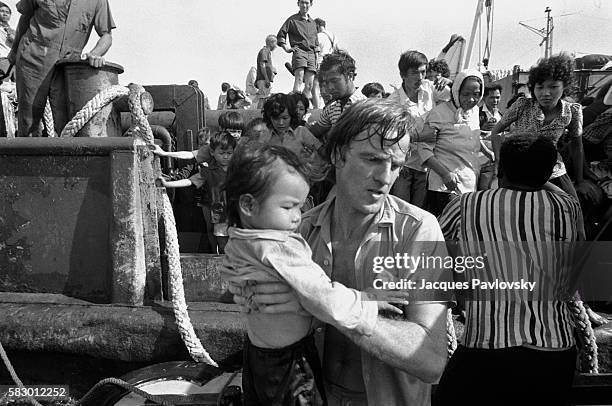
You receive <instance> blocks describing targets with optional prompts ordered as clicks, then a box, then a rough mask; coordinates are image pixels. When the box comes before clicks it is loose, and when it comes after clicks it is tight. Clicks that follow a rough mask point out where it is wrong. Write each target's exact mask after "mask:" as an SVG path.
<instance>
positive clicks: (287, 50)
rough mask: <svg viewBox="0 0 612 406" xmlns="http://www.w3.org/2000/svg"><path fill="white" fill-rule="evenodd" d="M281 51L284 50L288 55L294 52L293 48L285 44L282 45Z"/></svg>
mask: <svg viewBox="0 0 612 406" xmlns="http://www.w3.org/2000/svg"><path fill="white" fill-rule="evenodd" d="M283 49H284V50H285V52H287V53H288V54H290V53H292V52H293V51H295V48H293V47H292V48H289V47H288V46H287V45H286V44H283Z"/></svg>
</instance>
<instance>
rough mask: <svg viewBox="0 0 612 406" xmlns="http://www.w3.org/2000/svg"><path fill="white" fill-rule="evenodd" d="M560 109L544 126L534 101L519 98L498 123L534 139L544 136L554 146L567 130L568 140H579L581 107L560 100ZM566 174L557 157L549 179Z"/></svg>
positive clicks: (561, 162)
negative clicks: (527, 134) (528, 134)
mask: <svg viewBox="0 0 612 406" xmlns="http://www.w3.org/2000/svg"><path fill="white" fill-rule="evenodd" d="M559 103H560V104H561V109H560V111H559V114H558V115H557V116H556V117H555V118H554V119H553V120H552V121H551V122H550V123H548V124H544V118H545V117H544V112H543V111H542V109H541V108H540V103H538V101H537V100H536V99H527V98H525V97H521V98H519V99H518V100H517V101H516V102H515V103H514V104H513V105H512V106H510V108H509V109H508V111H506V114H505V115H504V116H503V117H502V119H501V121H500V123H502V124H503V125H504V126H508V125H510V124H511V123H514V124H515V129H514V131H516V132H530V133H531V134H533V136H534V137H537V136H540V135H541V136H544V137H547V138H550V139H551V140H552V141H553V142H554V143H555V145H557V141H559V138H561V136H562V135H563V133H564V132H565V129H566V128H567V130H568V136H569V138H580V137H581V136H582V107H581V106H580V104H578V103H570V102H567V101H565V100H560V101H559ZM566 173H567V171H566V169H565V165H564V164H563V159H562V158H561V155H560V154H559V155H558V156H557V165H555V168H554V169H553V174H552V176H551V179H554V178H558V177H559V176H562V175H565V174H566Z"/></svg>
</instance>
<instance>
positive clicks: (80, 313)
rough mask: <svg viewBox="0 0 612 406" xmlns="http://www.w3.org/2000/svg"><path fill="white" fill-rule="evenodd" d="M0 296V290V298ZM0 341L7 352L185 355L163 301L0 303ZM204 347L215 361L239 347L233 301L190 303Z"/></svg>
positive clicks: (143, 358) (152, 358) (132, 358)
mask: <svg viewBox="0 0 612 406" xmlns="http://www.w3.org/2000/svg"><path fill="white" fill-rule="evenodd" d="M1 296H2V294H1V293H0V297H1ZM0 314H2V315H3V317H2V318H1V319H0V341H2V343H3V345H4V346H5V347H6V348H7V349H8V350H20V351H44V352H60V353H68V354H81V355H90V356H95V357H98V358H106V359H114V360H121V361H129V362H162V361H168V360H181V359H188V354H187V350H186V349H185V345H184V344H183V342H182V341H181V338H180V335H179V333H178V331H177V329H176V325H175V323H174V314H173V312H172V310H171V308H169V307H168V306H167V305H164V304H157V305H155V306H121V305H83V304H57V303H56V304H48V303H21V302H17V303H15V302H13V303H7V302H4V303H3V302H0ZM189 315H190V317H191V321H192V323H193V325H194V328H195V331H196V334H197V335H198V337H199V338H200V339H201V340H202V343H203V345H204V347H205V348H206V349H207V350H208V351H209V352H210V353H211V355H212V356H213V357H214V358H215V359H216V360H219V361H223V360H224V359H226V358H227V357H229V356H230V355H232V354H234V353H236V352H237V351H240V349H241V348H242V340H243V335H244V333H245V325H244V323H243V319H242V317H241V315H240V313H238V312H237V306H236V305H220V304H210V305H208V304H204V303H200V304H197V305H192V304H189Z"/></svg>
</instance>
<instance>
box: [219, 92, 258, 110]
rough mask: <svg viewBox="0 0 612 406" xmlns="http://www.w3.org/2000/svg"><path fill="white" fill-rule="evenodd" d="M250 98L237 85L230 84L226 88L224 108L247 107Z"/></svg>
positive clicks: (249, 104) (238, 108) (237, 108)
mask: <svg viewBox="0 0 612 406" xmlns="http://www.w3.org/2000/svg"><path fill="white" fill-rule="evenodd" d="M251 103H252V102H251V99H250V98H249V97H248V96H247V95H246V94H245V93H244V91H242V90H241V89H240V88H238V86H232V87H230V88H229V89H228V90H227V96H226V98H225V105H224V106H223V109H225V110H240V109H248V108H249V107H250V106H251Z"/></svg>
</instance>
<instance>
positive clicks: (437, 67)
mask: <svg viewBox="0 0 612 406" xmlns="http://www.w3.org/2000/svg"><path fill="white" fill-rule="evenodd" d="M427 70H428V71H435V72H438V73H439V74H440V75H442V77H444V78H450V69H449V67H448V63H446V61H445V60H444V59H440V60H439V61H437V60H435V59H432V60H431V61H429V63H428V64H427Z"/></svg>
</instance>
